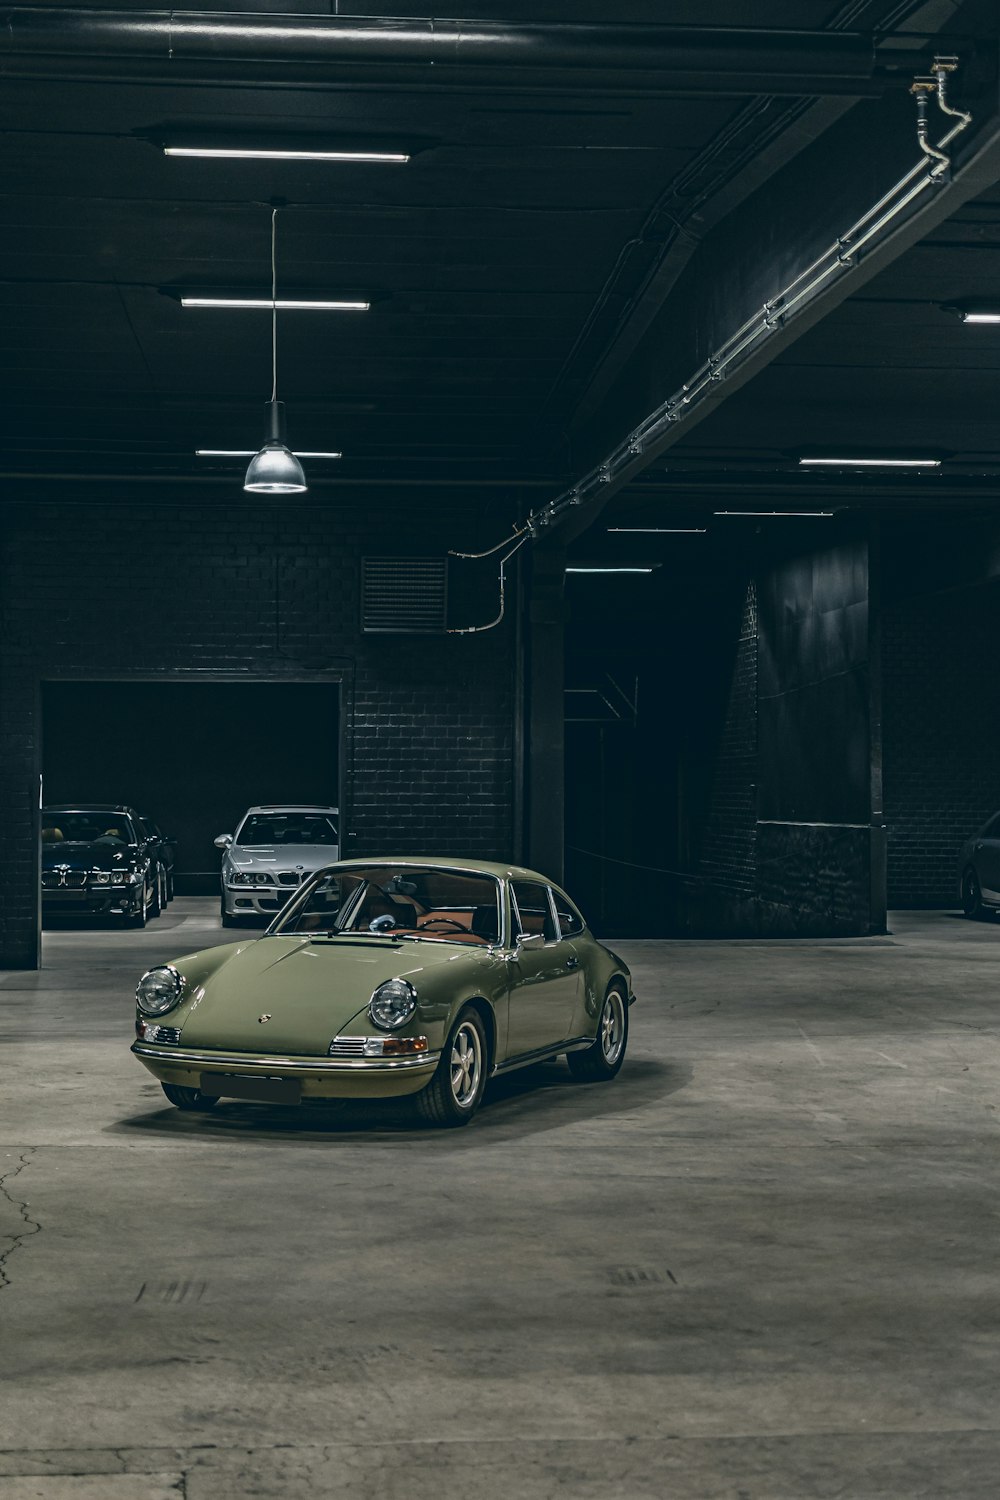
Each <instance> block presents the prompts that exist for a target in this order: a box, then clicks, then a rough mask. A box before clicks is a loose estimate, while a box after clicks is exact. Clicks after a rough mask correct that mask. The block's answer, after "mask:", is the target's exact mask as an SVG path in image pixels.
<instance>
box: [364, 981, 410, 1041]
mask: <svg viewBox="0 0 1000 1500" xmlns="http://www.w3.org/2000/svg"><path fill="white" fill-rule="evenodd" d="M416 1008H417V992H416V990H415V989H414V988H413V985H412V984H407V982H406V980H405V979H387V980H386V982H385V984H380V985H379V987H378V989H377V990H376V991H375V993H374V995H373V996H372V997H371V999H370V1000H369V1002H368V1014H369V1015H370V1016H371V1018H372V1020H373V1021H374V1023H375V1025H376V1026H378V1027H379V1028H380V1029H381V1030H382V1031H395V1030H396V1028H397V1027H398V1026H402V1025H404V1024H405V1023H406V1022H407V1021H408V1020H409V1019H410V1017H411V1016H412V1015H413V1012H414V1011H415V1010H416Z"/></svg>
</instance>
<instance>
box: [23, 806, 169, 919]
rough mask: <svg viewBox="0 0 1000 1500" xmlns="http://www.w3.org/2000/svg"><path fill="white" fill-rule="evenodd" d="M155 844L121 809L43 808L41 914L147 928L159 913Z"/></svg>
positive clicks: (160, 876)
mask: <svg viewBox="0 0 1000 1500" xmlns="http://www.w3.org/2000/svg"><path fill="white" fill-rule="evenodd" d="M165 888H166V875H165V872H164V869H163V866H162V864H161V863H160V860H159V856H158V844H157V840H156V839H155V838H154V837H153V836H152V835H151V834H150V833H149V831H148V830H147V829H146V828H145V827H144V826H143V823H142V821H141V819H140V818H139V815H138V813H137V812H136V811H135V809H134V808H132V807H128V806H126V805H125V804H124V803H114V802H90V803H86V802H85V803H59V804H57V805H52V806H49V807H43V808H42V911H43V913H51V912H54V911H76V912H91V913H94V914H95V915H96V914H98V913H109V914H118V915H121V916H123V917H124V918H125V920H126V922H127V923H128V924H129V925H130V926H132V927H145V925H146V922H147V920H148V919H149V918H150V917H158V916H159V915H160V912H161V911H162V910H163V893H164V890H165Z"/></svg>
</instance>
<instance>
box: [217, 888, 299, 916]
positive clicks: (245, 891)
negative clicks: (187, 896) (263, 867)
mask: <svg viewBox="0 0 1000 1500" xmlns="http://www.w3.org/2000/svg"><path fill="white" fill-rule="evenodd" d="M298 892H299V887H298V886H297V885H284V886H271V885H227V886H225V887H224V888H223V893H222V899H223V902H224V905H225V910H226V916H227V917H273V916H276V915H277V913H278V912H279V911H281V910H282V908H283V907H284V906H285V905H286V903H287V902H288V901H290V900H291V899H292V897H293V896H296V895H298Z"/></svg>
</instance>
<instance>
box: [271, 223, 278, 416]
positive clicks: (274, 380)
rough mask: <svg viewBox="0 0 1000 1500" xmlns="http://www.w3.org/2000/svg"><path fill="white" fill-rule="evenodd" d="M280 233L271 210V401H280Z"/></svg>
mask: <svg viewBox="0 0 1000 1500" xmlns="http://www.w3.org/2000/svg"><path fill="white" fill-rule="evenodd" d="M277 232H278V210H277V209H276V208H272V210H271V400H272V401H277V399H278V263H277V260H276V258H275V239H276V236H277Z"/></svg>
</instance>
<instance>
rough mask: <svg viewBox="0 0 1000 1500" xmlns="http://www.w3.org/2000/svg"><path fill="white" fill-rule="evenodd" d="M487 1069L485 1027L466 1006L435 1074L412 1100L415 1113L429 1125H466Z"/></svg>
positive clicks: (483, 1084) (452, 1031) (452, 1126)
mask: <svg viewBox="0 0 1000 1500" xmlns="http://www.w3.org/2000/svg"><path fill="white" fill-rule="evenodd" d="M463 1044H464V1045H463ZM488 1069H489V1047H488V1045H487V1042H486V1028H485V1026H484V1025H483V1020H482V1017H481V1016H480V1014H479V1012H478V1011H477V1010H476V1009H475V1008H474V1007H473V1006H471V1005H467V1006H466V1007H465V1009H464V1010H462V1011H460V1012H459V1014H458V1019H457V1020H456V1021H455V1024H454V1026H453V1027H452V1028H451V1031H450V1032H449V1033H448V1040H447V1042H446V1043H445V1045H444V1049H443V1051H442V1053H441V1061H440V1062H439V1063H438V1065H437V1072H436V1073H435V1074H434V1077H433V1078H432V1079H431V1081H430V1083H429V1084H428V1085H427V1087H426V1088H424V1089H421V1091H420V1093H419V1094H417V1096H416V1098H415V1099H414V1101H413V1102H414V1106H415V1108H416V1111H417V1114H418V1115H419V1116H420V1118H421V1119H422V1120H426V1121H427V1123H428V1124H429V1125H442V1126H445V1127H451V1128H454V1127H456V1126H458V1125H468V1123H469V1121H470V1120H471V1119H472V1117H473V1115H474V1114H475V1112H476V1110H477V1109H478V1108H479V1105H480V1103H481V1102H482V1097H483V1090H484V1089H485V1088H486V1074H487V1071H488Z"/></svg>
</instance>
